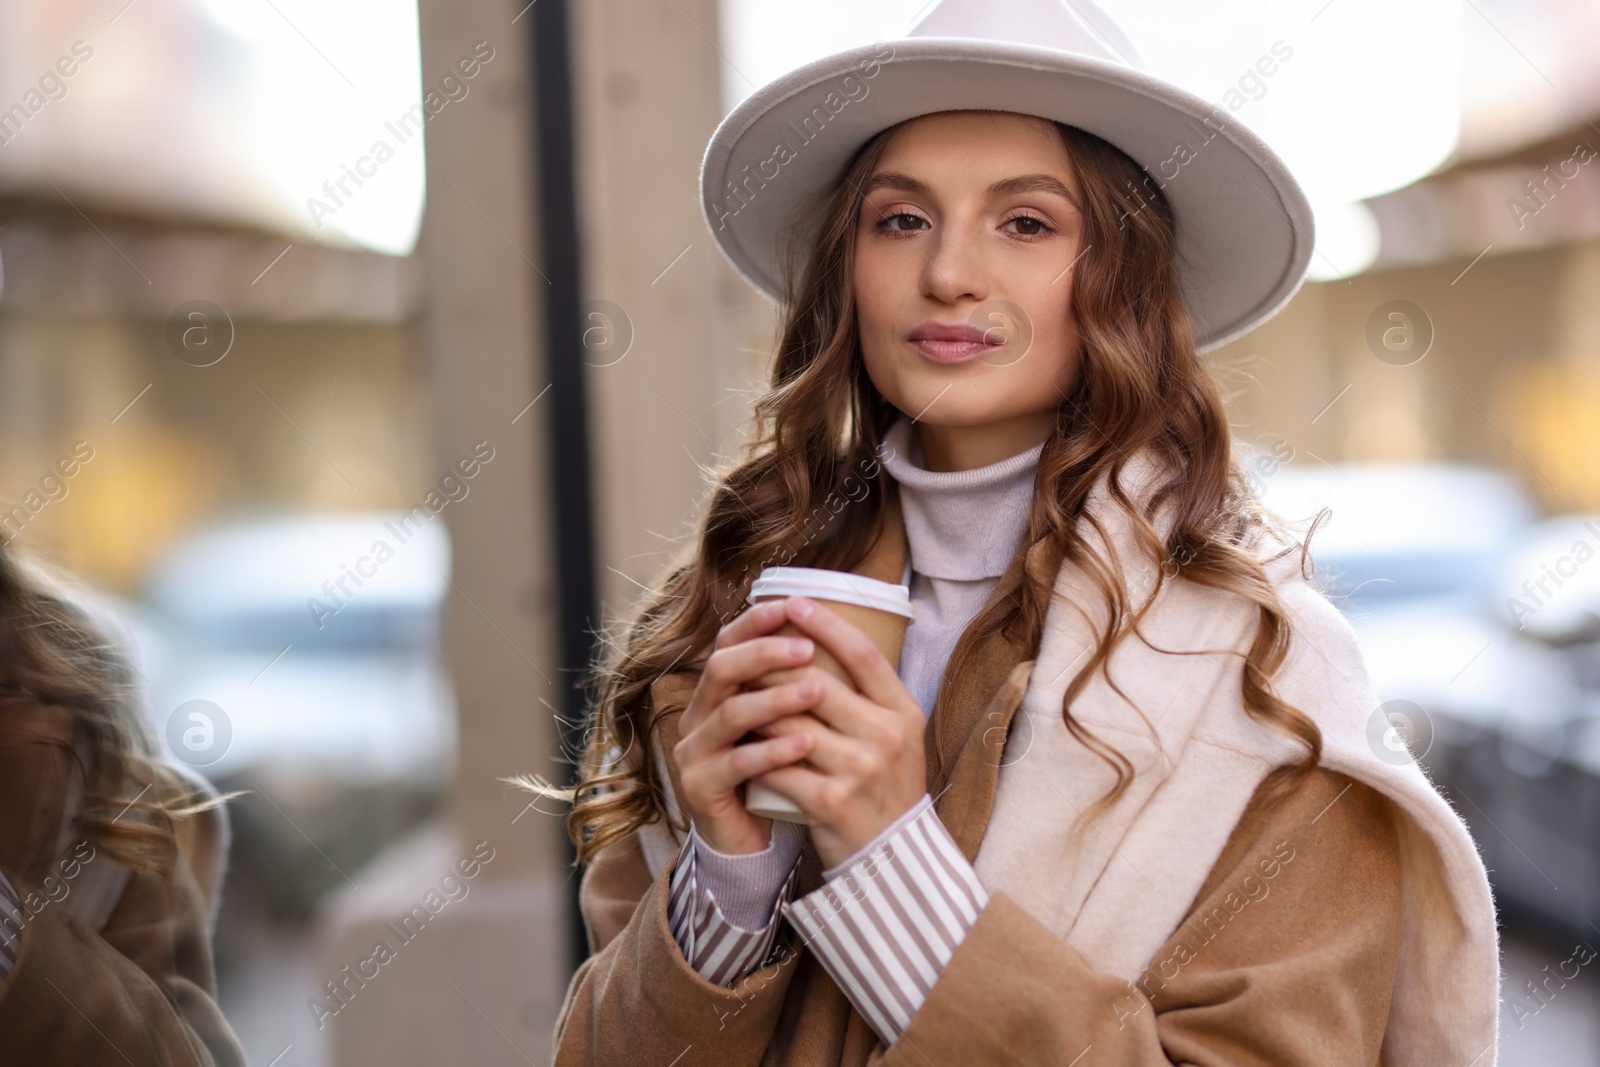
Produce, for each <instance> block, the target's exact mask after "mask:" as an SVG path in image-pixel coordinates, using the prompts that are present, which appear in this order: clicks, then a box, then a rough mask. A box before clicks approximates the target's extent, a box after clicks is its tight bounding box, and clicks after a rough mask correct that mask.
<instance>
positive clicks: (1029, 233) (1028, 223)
mask: <svg viewBox="0 0 1600 1067" xmlns="http://www.w3.org/2000/svg"><path fill="white" fill-rule="evenodd" d="M1005 224H1006V226H1007V227H1008V228H1009V227H1015V229H1012V230H1011V232H1012V233H1015V234H1018V235H1019V236H1022V237H1037V236H1038V235H1039V234H1041V233H1045V232H1047V231H1048V230H1049V229H1050V227H1048V226H1046V225H1045V223H1044V220H1043V219H1038V218H1034V217H1033V216H1032V215H1018V216H1016V217H1015V218H1009V219H1007V220H1006V222H1005Z"/></svg>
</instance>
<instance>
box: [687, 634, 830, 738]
mask: <svg viewBox="0 0 1600 1067" xmlns="http://www.w3.org/2000/svg"><path fill="white" fill-rule="evenodd" d="M757 607H758V608H764V607H766V605H757ZM755 610H756V609H754V608H753V609H751V611H750V612H746V613H745V614H746V615H749V614H751V613H752V612H754V611H755ZM763 615H764V616H765V618H763V619H761V620H758V623H757V625H758V626H761V627H764V629H761V630H760V631H759V633H760V634H762V635H766V634H768V633H769V632H770V631H771V630H775V629H777V628H778V626H781V625H783V623H784V621H785V620H784V618H783V617H782V616H781V615H779V616H777V617H773V616H772V615H771V614H770V613H768V612H763ZM740 618H741V619H742V618H744V616H740ZM738 621H739V620H737V619H736V620H734V622H732V623H729V624H728V626H726V627H724V628H723V630H722V633H723V634H726V633H729V632H730V631H732V628H733V627H734V626H736V625H737V624H738ZM717 641H718V647H717V648H716V650H715V651H713V652H712V653H711V655H710V656H709V657H707V659H706V663H705V667H704V669H703V670H702V672H701V675H700V681H699V683H698V684H697V685H696V686H695V691H694V695H693V696H692V697H691V698H690V700H689V706H688V707H687V708H685V709H684V722H683V732H684V733H685V734H687V733H689V732H690V731H692V730H694V729H695V728H696V727H698V726H699V725H700V723H701V722H703V721H704V720H705V719H706V718H707V717H709V716H710V715H711V713H712V711H714V710H715V709H716V708H717V706H718V705H720V704H721V703H722V702H723V701H725V700H727V699H728V698H729V697H731V696H733V695H734V694H736V693H738V692H739V691H740V690H741V689H742V688H743V687H744V685H745V684H746V683H748V682H750V681H752V680H754V679H756V678H759V677H760V676H761V675H763V674H765V673H767V672H769V671H772V670H777V669H779V668H783V667H795V666H801V665H804V664H806V663H809V662H811V659H812V657H813V655H814V654H815V647H816V646H815V644H814V643H813V642H812V640H811V639H810V638H808V637H778V636H776V635H772V636H746V637H744V638H742V639H741V640H739V641H737V642H736V643H733V644H722V643H721V642H722V636H721V635H719V636H718V638H717Z"/></svg>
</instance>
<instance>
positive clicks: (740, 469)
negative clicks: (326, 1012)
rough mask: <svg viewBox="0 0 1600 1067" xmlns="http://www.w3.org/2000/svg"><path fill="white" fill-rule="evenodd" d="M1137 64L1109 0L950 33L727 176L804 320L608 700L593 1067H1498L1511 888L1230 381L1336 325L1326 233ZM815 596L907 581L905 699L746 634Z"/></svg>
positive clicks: (855, 673)
mask: <svg viewBox="0 0 1600 1067" xmlns="http://www.w3.org/2000/svg"><path fill="white" fill-rule="evenodd" d="M1013 37H1015V38H1017V39H1018V40H1015V41H1014V40H1011V39H1009V38H1013ZM1018 41H1020V42H1021V43H1018ZM1131 54H1132V49H1131V47H1130V46H1129V45H1128V44H1127V41H1126V39H1125V38H1123V37H1122V36H1121V35H1120V34H1119V33H1117V32H1116V29H1115V27H1114V25H1112V24H1111V23H1109V21H1108V20H1106V19H1105V18H1104V16H1103V15H1101V14H1100V13H1098V12H1096V11H1093V9H1092V8H1090V7H1089V5H1087V4H1084V3H1082V2H1081V0H1079V2H1077V3H1074V4H1071V5H1061V4H1057V3H1054V2H1051V3H1036V2H1033V0H1009V2H998V0H996V2H987V3H986V2H982V0H945V3H943V4H941V5H940V6H939V7H938V8H937V9H935V10H934V11H933V13H931V14H930V15H929V16H928V18H927V19H926V20H925V21H924V22H923V23H922V24H921V25H920V26H919V27H918V29H917V31H915V32H914V33H913V35H912V37H911V38H908V39H907V40H904V41H899V42H895V43H894V44H893V45H892V46H880V47H874V48H869V49H861V50H857V51H855V52H848V53H843V54H841V55H839V56H835V57H830V58H829V59H825V60H821V61H819V62H818V63H815V64H812V65H811V66H809V67H806V68H803V69H802V70H800V71H797V72H795V73H794V74H792V75H789V76H787V77H786V78H785V79H783V80H781V81H780V82H778V83H775V85H773V86H769V87H768V88H767V89H764V90H762V91H761V92H759V93H757V94H756V95H755V96H754V97H753V98H752V99H751V100H749V101H747V102H746V103H745V104H744V105H741V107H740V108H739V109H737V110H736V111H735V112H734V114H732V115H731V116H729V118H728V119H727V120H726V121H725V122H724V123H723V125H722V127H720V128H719V130H718V132H717V134H716V135H715V137H714V138H713V140H712V144H711V147H710V149H709V150H708V153H707V158H706V167H705V171H704V173H703V175H702V188H703V193H704V198H705V203H706V210H707V216H708V219H709V221H710V224H711V227H712V230H713V233H714V234H716V236H717V238H718V240H719V242H720V243H721V245H722V247H723V248H724V250H725V251H726V252H727V253H728V254H729V256H730V257H731V258H732V259H733V261H734V262H735V264H736V265H738V266H739V267H740V268H741V269H742V270H743V271H744V272H745V274H746V275H747V276H749V277H750V278H751V279H752V280H753V281H754V282H755V283H756V284H758V285H760V286H761V287H762V288H763V289H765V290H767V291H769V292H771V293H773V294H775V295H776V296H778V298H779V299H780V300H781V301H782V304H783V307H784V311H785V318H784V324H783V329H782V333H781V339H780V342H779V347H778V352H777V357H776V361H775V364H774V366H773V370H772V377H771V383H770V388H769V390H768V391H767V393H766V394H765V395H764V396H763V397H762V398H761V399H760V400H759V401H758V403H757V405H756V422H757V431H758V432H757V434H756V436H755V439H754V440H755V443H754V444H753V445H752V446H751V448H750V451H749V453H748V455H747V456H746V457H745V458H744V459H743V460H742V462H740V463H739V464H738V465H737V466H735V467H734V468H733V469H731V470H729V471H728V472H727V473H726V474H725V475H724V476H723V478H722V480H721V482H720V484H719V485H718V486H717V487H716V489H715V491H714V492H713V493H712V495H711V499H710V503H709V509H708V512H707V514H706V516H705V518H704V521H703V522H702V524H701V526H700V532H699V538H698V542H697V543H696V544H694V545H692V546H690V548H689V550H688V552H687V554H686V555H685V556H684V557H683V558H682V559H681V560H679V561H678V562H677V564H676V565H675V566H674V567H673V568H672V570H671V572H670V574H668V575H667V576H666V578H665V581H664V584H663V585H662V587H661V590H660V592H659V593H658V594H656V595H654V596H651V597H650V598H648V599H647V600H646V602H645V603H644V604H643V605H642V606H641V609H640V612H639V614H638V616H637V617H636V618H635V619H634V621H633V622H632V624H631V627H630V629H629V631H628V633H627V635H626V639H625V641H624V642H623V643H622V644H621V645H620V647H619V648H618V649H617V650H616V651H615V653H614V655H613V656H612V658H611V661H610V662H608V663H606V664H605V665H604V668H603V671H602V673H601V675H600V678H601V681H602V693H601V699H600V702H599V708H598V720H597V724H596V729H595V731H594V734H593V736H592V738H591V741H590V743H589V745H588V748H587V751H586V752H585V754H584V764H583V775H582V778H581V780H580V783H579V785H578V787H577V789H576V790H575V791H574V794H573V799H574V800H575V803H574V807H573V810H572V813H571V816H570V819H569V829H570V831H571V833H572V837H573V840H574V841H575V842H576V843H577V846H578V851H579V860H580V862H581V863H582V864H584V865H585V866H586V870H585V873H584V878H583V883H582V903H583V910H584V915H585V919H586V921H587V924H588V932H589V941H590V946H591V949H592V950H593V955H592V956H591V957H590V958H589V959H588V960H587V961H585V962H584V964H583V965H582V967H581V968H580V969H579V971H578V973H577V974H576V975H575V976H574V978H573V980H572V984H571V987H570V988H569V990H568V994H567V999H566V1003H565V1005H564V1007H563V1010H562V1016H561V1019H560V1021H559V1023H558V1025H557V1031H556V1034H555V1041H554V1058H555V1062H556V1063H557V1064H559V1065H569V1064H574V1065H575V1064H596V1065H599V1064H604V1065H608V1067H609V1065H616V1064H634V1063H637V1064H664V1063H683V1064H689V1063H716V1064H719V1065H727V1067H732V1065H735V1064H768V1065H775V1064H786V1065H788V1064H792V1065H824V1064H826V1065H829V1067H833V1065H843V1064H849V1065H858V1064H867V1063H878V1062H882V1063H885V1064H908V1065H909V1064H963V1065H966V1064H1039V1065H1044V1064H1051V1065H1061V1064H1068V1063H1078V1062H1083V1063H1117V1064H1166V1063H1206V1064H1224V1063H1230V1064H1231V1063H1245V1062H1248V1063H1272V1064H1305V1065H1312V1064H1322V1065H1326V1064H1351V1065H1357V1064H1359V1065H1368V1067H1370V1065H1371V1064H1373V1063H1385V1064H1388V1063H1393V1064H1411V1063H1460V1064H1469V1063H1471V1064H1488V1063H1492V1062H1493V1061H1494V1056H1495V1040H1496V1007H1497V995H1498V993H1497V986H1498V949H1497V944H1496V935H1495V919H1494V912H1493V908H1492V903H1491V900H1490V895H1489V887H1488V883H1487V879H1486V876H1485V872H1484V869H1483V866H1482V864H1481V863H1480V862H1479V860H1478V856H1477V853H1476V850H1475V849H1474V847H1473V844H1472V841H1471V839H1470V837H1468V835H1467V833H1466V830H1465V827H1464V826H1463V824H1462V823H1461V821H1460V819H1459V818H1458V817H1457V816H1456V814H1455V812H1454V811H1453V810H1452V809H1451V808H1450V807H1449V806H1448V805H1447V804H1446V803H1445V802H1444V801H1443V800H1442V799H1441V798H1440V796H1439V795H1438V793H1437V792H1435V791H1434V789H1433V787H1432V786H1431V784H1430V783H1429V782H1428V780H1427V779H1426V777H1425V776H1424V775H1423V773H1422V772H1421V770H1420V769H1419V768H1418V767H1417V765H1416V764H1415V763H1414V762H1413V761H1412V760H1411V759H1410V757H1409V755H1407V754H1406V753H1405V752H1404V751H1403V750H1401V751H1400V752H1399V753H1398V755H1397V754H1396V752H1395V750H1394V749H1392V748H1390V747H1386V746H1384V745H1383V744H1380V743H1378V742H1375V741H1374V740H1373V738H1374V737H1377V736H1380V735H1381V731H1379V734H1374V733H1373V732H1372V730H1373V724H1374V722H1375V721H1378V722H1382V723H1383V726H1384V727H1385V728H1386V727H1387V722H1386V721H1383V720H1382V713H1381V711H1379V710H1378V709H1377V701H1376V699H1375V698H1374V696H1373V694H1372V691H1371V687H1370V685H1369V684H1368V682H1367V678H1366V674H1365V671H1364V669H1363V666H1362V663H1361V659H1360V656H1359V653H1358V652H1357V650H1356V648H1355V644H1354V637H1353V633H1352V631H1351V629H1350V627H1349V626H1348V624H1346V623H1345V622H1344V621H1343V620H1342V618H1341V617H1340V616H1339V614H1338V612H1337V611H1336V610H1335V609H1334V608H1333V607H1332V606H1331V605H1330V604H1329V603H1328V601H1327V600H1326V599H1324V598H1323V597H1322V596H1321V595H1320V594H1319V593H1318V592H1317V591H1316V590H1315V589H1314V588H1313V587H1312V586H1311V585H1310V584H1309V583H1308V582H1307V580H1306V575H1305V574H1304V573H1303V570H1302V567H1303V566H1304V565H1305V563H1306V561H1305V559H1304V549H1303V548H1302V547H1301V546H1299V545H1297V544H1296V541H1295V539H1294V538H1293V537H1292V536H1290V535H1289V534H1288V533H1287V531H1285V530H1283V529H1282V528H1281V527H1280V526H1279V525H1278V524H1275V523H1274V522H1272V521H1270V520H1271V517H1270V516H1267V515H1265V514H1264V513H1263V512H1262V511H1261V509H1260V508H1259V506H1258V505H1257V503H1256V501H1255V500H1254V499H1252V495H1251V492H1250V488H1249V483H1248V480H1247V478H1246V476H1245V475H1244V472H1243V471H1242V469H1241V468H1240V466H1239V464H1238V462H1237V461H1236V460H1235V458H1234V457H1233V454H1232V447H1231V442H1230V436H1229V428H1228V423H1227V417H1226V411H1225V409H1224V406H1223V404H1222V401H1221V400H1220V397H1219V394H1218V391H1217V389H1216V387H1215V385H1214V384H1213V382H1212V380H1211V379H1210V377H1209V376H1208V373H1207V370H1206V368H1205V366H1204V365H1203V363H1202V362H1201V361H1200V360H1199V359H1198V358H1197V355H1196V345H1197V342H1199V343H1202V344H1206V345H1214V344H1216V343H1219V342H1220V341H1221V340H1223V339H1226V338H1227V337H1230V336H1233V335H1235V334H1237V333H1239V332H1242V331H1243V330H1245V329H1248V328H1249V327H1250V326H1251V325H1253V324H1255V323H1257V322H1259V321H1261V320H1262V319H1264V318H1265V317H1267V316H1268V315H1270V314H1271V313H1272V312H1273V311H1274V310H1276V308H1277V307H1279V306H1280V305H1281V304H1282V302H1283V301H1284V300H1286V299H1287V298H1288V296H1289V295H1290V294H1292V292H1293V291H1294V289H1295V287H1296V286H1297V285H1298V284H1299V281H1300V278H1301V276H1302V275H1303V272H1304V268H1305V264H1306V261H1307V258H1308V257H1309V255H1310V249H1309V245H1308V244H1307V243H1306V242H1307V241H1308V240H1309V222H1308V220H1309V212H1308V211H1307V209H1306V206H1305V203H1304V200H1303V198H1302V197H1301V195H1300V193H1299V191H1298V188H1297V187H1296V186H1295V184H1294V182H1293V180H1292V179H1291V178H1289V176H1288V175H1287V174H1286V173H1285V172H1284V170H1283V168H1282V165H1281V164H1280V163H1279V162H1278V161H1277V160H1276V157H1274V156H1273V155H1272V153H1271V152H1270V151H1269V150H1268V149H1267V148H1266V147H1265V146H1264V145H1262V144H1261V143H1260V142H1259V141H1258V140H1256V139H1255V138H1254V137H1252V136H1251V135H1250V134H1249V133H1247V132H1246V131H1243V130H1241V129H1239V128H1238V127H1237V126H1236V125H1234V124H1232V123H1230V122H1227V121H1226V116H1225V115H1223V116H1221V117H1219V116H1218V115H1216V114H1214V113H1213V112H1214V110H1215V109H1209V108H1208V107H1207V105H1205V104H1204V103H1203V102H1202V101H1198V100H1196V99H1195V98H1193V97H1190V96H1188V95H1187V94H1185V93H1183V92H1181V91H1180V90H1177V89H1175V88H1173V87H1172V86H1169V85H1166V84H1165V83H1162V82H1160V81H1159V80H1157V79H1155V78H1153V77H1151V76H1149V75H1147V74H1145V73H1143V72H1142V70H1140V69H1139V68H1138V66H1137V65H1136V63H1135V61H1133V60H1132V59H1131V58H1130V57H1131ZM1183 138H1187V139H1188V141H1189V142H1190V145H1189V149H1188V151H1187V153H1185V152H1181V151H1180V152H1174V149H1173V143H1174V141H1175V140H1181V139H1183ZM1202 138H1206V140H1204V141H1202V140H1201V139H1202ZM1174 158H1181V159H1182V162H1181V163H1176V164H1173V163H1171V160H1172V159H1174ZM1163 174H1165V177H1163V176H1162V175H1163ZM808 201H809V202H811V203H812V204H814V205H815V206H814V210H811V211H810V212H809V213H805V212H799V207H800V206H801V205H802V204H804V203H806V202H808ZM786 242H787V243H786ZM780 564H795V565H803V566H817V567H827V568H834V569H841V570H851V571H855V572H857V573H860V574H864V575H869V576H872V577H877V578H881V579H885V580H889V581H900V580H902V578H903V577H905V579H906V580H908V581H909V583H910V590H911V599H912V604H913V608H914V611H915V618H914V621H913V622H912V624H911V626H910V628H909V629H908V631H907V634H906V643H905V648H904V651H903V652H902V655H901V658H900V662H899V664H898V669H897V666H896V665H893V664H890V663H889V662H887V661H886V660H885V658H884V656H883V654H882V653H881V652H879V651H878V650H877V649H876V647H875V646H874V645H873V644H872V643H871V642H870V641H869V640H868V639H867V637H866V635H865V634H863V633H862V632H861V631H860V630H858V629H857V628H855V627H853V626H851V625H850V624H848V623H847V622H845V621H844V620H843V619H842V618H841V617H840V616H838V615H837V614H835V613H833V612H832V611H830V610H829V609H828V608H827V607H826V606H825V605H823V604H820V603H818V602H816V601H814V600H809V599H807V598H804V597H790V598H787V599H785V600H777V601H770V602H765V603H762V604H760V605H758V606H754V607H746V604H745V599H746V596H747V594H748V590H749V586H750V582H751V580H752V579H753V578H754V577H755V576H756V575H757V574H758V573H759V572H760V571H761V569H762V568H763V567H766V566H771V565H780ZM786 623H792V624H794V625H795V626H796V627H798V628H799V629H800V631H802V632H803V633H804V634H805V635H806V636H805V637H802V638H798V639H791V638H785V637H779V636H776V635H775V631H777V630H778V629H779V628H780V627H781V626H783V625H784V624H786ZM819 648H821V649H826V650H827V651H828V652H829V653H831V654H832V655H833V656H834V657H836V658H837V659H838V660H839V661H840V662H841V663H843V664H844V665H845V666H846V667H847V668H848V670H849V672H850V674H851V676H852V678H853V681H854V683H855V684H854V685H853V686H851V685H846V684H844V683H842V682H840V681H839V680H838V679H836V678H834V677H833V676H831V675H829V674H827V673H826V672H824V671H822V670H821V669H819V668H817V667H816V666H814V665H813V664H812V659H813V656H814V655H815V653H816V651H817V649H819ZM750 783H756V784H760V785H762V786H765V787H768V788H770V789H773V790H775V791H777V792H779V793H781V794H783V795H785V796H787V797H789V798H791V799H792V800H793V801H794V802H795V803H796V804H797V805H798V806H799V808H800V809H801V810H802V811H803V812H804V814H805V816H806V817H807V819H808V825H800V824H794V823H785V822H769V821H768V820H766V819H763V818H759V817H756V816H754V815H751V814H750V813H749V812H748V811H746V810H745V807H744V804H743V796H744V791H745V789H746V787H747V786H748V784H750Z"/></svg>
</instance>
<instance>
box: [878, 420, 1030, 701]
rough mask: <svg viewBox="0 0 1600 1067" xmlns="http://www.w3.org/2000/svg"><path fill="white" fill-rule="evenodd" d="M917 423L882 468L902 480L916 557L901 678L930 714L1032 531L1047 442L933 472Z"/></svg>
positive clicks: (895, 441) (892, 434)
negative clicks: (977, 618) (947, 671)
mask: <svg viewBox="0 0 1600 1067" xmlns="http://www.w3.org/2000/svg"><path fill="white" fill-rule="evenodd" d="M912 429H913V427H912V425H911V420H910V419H907V418H906V417H905V416H901V417H900V419H899V420H898V421H896V422H895V424H894V425H893V426H892V427H890V429H889V432H888V434H887V435H886V436H885V439H884V444H885V446H886V447H885V448H884V449H883V453H884V455H883V457H882V463H883V466H884V469H886V470H887V471H888V472H889V473H890V475H892V476H893V477H894V480H895V481H896V482H898V483H900V506H901V510H902V512H903V513H904V517H905V527H906V540H907V541H908V542H909V543H910V547H911V554H910V564H911V608H912V613H913V619H912V622H911V625H910V626H909V627H907V628H906V641H905V647H904V648H903V649H902V650H901V653H900V680H901V681H903V682H905V683H906V688H907V689H909V690H911V695H912V696H914V697H916V698H917V703H918V704H920V705H922V714H923V715H924V716H927V715H930V714H931V713H932V711H933V700H934V697H936V696H937V695H938V692H939V683H940V681H941V680H942V679H943V676H944V667H945V663H946V662H947V661H948V660H949V659H950V653H951V652H952V651H954V649H955V646H956V641H957V640H958V639H959V638H960V637H961V635H962V634H963V633H964V632H965V631H966V628H967V624H968V623H970V622H971V621H972V618H973V616H974V615H976V614H977V613H978V609H979V608H981V607H983V603H984V601H985V600H987V599H988V598H989V593H990V591H991V590H993V589H994V585H995V582H997V581H998V580H999V578H1000V575H1002V574H1004V573H1005V569H1006V565H1007V564H1009V563H1010V562H1011V557H1012V556H1014V555H1016V552H1017V548H1018V547H1019V546H1020V545H1021V543H1022V537H1023V535H1024V534H1025V533H1027V530H1028V512H1029V509H1030V508H1031V507H1032V505H1033V480H1034V473H1035V471H1036V470H1037V469H1038V466H1039V453H1040V452H1041V451H1043V449H1044V445H1043V443H1040V444H1037V445H1034V446H1033V447H1032V448H1030V449H1028V450H1027V451H1026V452H1019V453H1018V454H1017V455H1015V456H1012V457H1010V458H1009V459H1003V460H1000V461H999V462H998V463H991V464H989V465H988V466H986V467H977V468H975V469H973V470H965V471H930V470H928V469H927V468H925V467H924V466H923V457H922V449H921V447H920V443H919V442H918V441H917V435H916V434H915V433H913V432H912Z"/></svg>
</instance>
